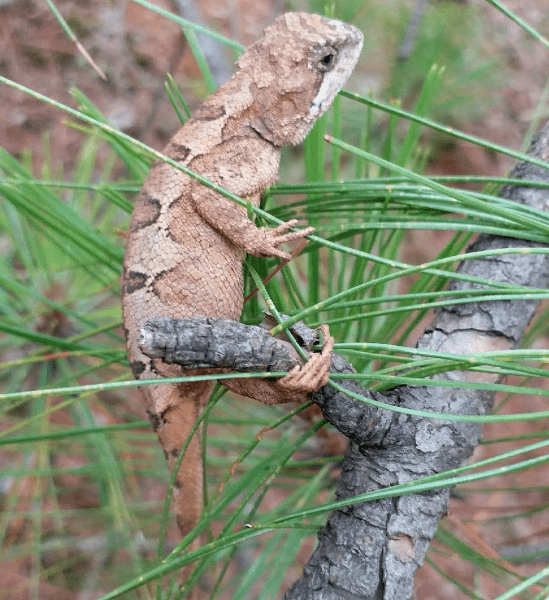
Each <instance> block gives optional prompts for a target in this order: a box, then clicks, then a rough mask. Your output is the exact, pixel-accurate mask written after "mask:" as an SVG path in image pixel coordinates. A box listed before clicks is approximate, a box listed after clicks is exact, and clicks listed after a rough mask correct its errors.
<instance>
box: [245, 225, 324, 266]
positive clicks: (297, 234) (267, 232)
mask: <svg viewBox="0 0 549 600" xmlns="http://www.w3.org/2000/svg"><path fill="white" fill-rule="evenodd" d="M296 225H297V219H290V220H289V221H287V222H286V223H282V224H281V225H279V226H278V227H275V228H274V229H266V228H261V229H259V230H258V231H259V232H260V239H257V240H254V242H255V244H254V243H252V245H251V246H248V247H247V248H246V252H248V254H252V255H253V256H273V257H278V258H282V259H283V260H288V261H289V260H291V258H292V257H291V255H290V253H289V252H285V251H284V250H281V249H280V248H279V246H280V244H284V243H286V242H291V241H292V240H297V239H299V238H303V237H305V236H306V235H309V234H311V233H313V231H314V230H315V228H314V227H306V228H305V229H300V230H299V231H290V233H284V232H285V231H287V230H288V229H290V228H292V227H295V226H296Z"/></svg>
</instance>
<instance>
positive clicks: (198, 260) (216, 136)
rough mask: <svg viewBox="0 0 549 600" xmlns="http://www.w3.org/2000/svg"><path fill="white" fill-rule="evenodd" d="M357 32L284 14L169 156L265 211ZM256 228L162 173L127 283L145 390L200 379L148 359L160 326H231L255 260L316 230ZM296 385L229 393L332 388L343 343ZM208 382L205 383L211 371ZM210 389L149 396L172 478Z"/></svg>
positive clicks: (161, 166) (151, 178) (180, 518)
mask: <svg viewBox="0 0 549 600" xmlns="http://www.w3.org/2000/svg"><path fill="white" fill-rule="evenodd" d="M362 41H363V36H362V33H361V32H360V31H359V30H358V29H357V28H355V27H353V26H351V25H348V24H345V23H342V22H341V21H337V20H335V19H329V18H326V17H322V16H319V15H314V14H308V13H286V14H284V15H282V16H280V17H278V18H277V19H276V20H275V21H274V23H273V24H272V25H271V26H269V27H267V28H266V29H265V31H264V33H263V36H262V37H261V38H260V39H259V40H258V41H256V42H255V43H253V44H252V45H251V46H249V47H248V48H247V49H246V50H245V51H244V53H243V54H242V55H241V57H240V59H239V60H238V61H237V65H236V72H235V74H234V76H233V77H232V78H231V79H229V80H228V81H227V82H226V83H225V84H223V85H222V86H221V87H220V88H219V89H218V90H217V91H216V92H214V93H213V94H211V95H210V96H209V97H208V98H206V100H205V101H204V102H203V103H202V104H201V105H200V106H199V107H198V108H197V109H196V111H195V112H194V114H193V117H192V118H191V119H190V120H188V121H187V122H186V123H185V124H184V125H183V127H182V128H181V129H180V130H179V131H178V132H177V133H176V134H175V135H174V137H173V138H172V139H171V141H170V142H169V143H168V145H167V146H166V148H165V149H164V151H163V153H164V154H165V155H166V156H168V157H170V158H172V159H173V160H175V161H178V162H179V163H181V164H182V165H184V166H186V167H188V168H189V169H191V170H192V171H193V172H195V173H198V174H199V175H202V176H204V177H205V178H207V179H209V180H210V181H211V182H213V183H215V184H218V185H219V186H221V187H223V188H225V189H226V190H228V191H230V192H232V193H234V194H236V195H239V196H241V197H245V198H248V199H249V201H250V202H251V203H252V204H253V205H255V206H258V205H259V202H260V198H261V193H262V192H263V190H264V188H265V187H266V186H269V185H271V184H272V183H274V182H275V181H276V178H277V172H278V166H279V157H280V150H281V147H282V146H286V145H295V144H298V143H300V142H301V141H302V140H303V139H304V137H305V136H306V134H307V133H308V132H309V130H310V129H311V127H312V126H313V125H314V123H315V121H316V120H317V119H318V118H319V117H320V116H321V115H322V114H323V113H324V112H325V111H326V110H327V109H328V107H329V106H330V104H331V103H332V101H333V99H334V97H335V96H336V94H337V93H338V92H339V90H340V89H341V87H342V86H343V84H344V83H345V81H346V80H347V78H348V77H349V75H350V73H351V72H352V70H353V68H354V66H355V64H356V62H357V60H358V56H359V54H360V50H361V47H362ZM296 223H297V220H294V219H293V220H290V221H288V222H286V223H283V224H282V225H280V226H278V227H275V228H273V229H268V228H266V227H258V226H256V225H255V224H254V223H253V222H252V221H251V220H250V219H249V218H248V217H247V214H246V209H245V208H244V207H242V206H239V205H238V204H236V203H235V202H233V201H231V200H229V199H227V198H225V197H224V196H222V195H221V194H220V193H218V192H216V191H215V190H213V189H211V188H209V187H207V186H205V185H203V184H202V183H200V182H198V181H196V180H194V179H192V178H191V177H190V176H188V175H186V174H184V173H182V172H181V171H179V170H177V169H176V168H174V167H172V166H170V165H168V164H166V163H165V162H162V161H157V162H156V163H155V164H154V165H153V166H152V168H151V170H150V173H149V175H148V177H147V178H146V180H145V183H144V185H143V188H142V190H141V192H140V194H139V197H138V199H137V201H136V205H135V208H134V211H133V216H132V220H131V224H130V230H129V234H128V240H127V247H126V252H125V256H124V263H123V275H122V309H123V320H124V329H125V335H126V340H127V351H128V359H129V362H130V365H131V368H132V370H133V374H134V376H135V377H136V378H137V379H156V378H162V377H170V376H179V375H183V374H192V373H193V372H192V371H182V370H181V369H180V368H178V367H175V366H173V365H167V364H165V363H163V362H162V361H161V360H160V359H152V360H151V359H150V358H148V357H147V356H145V355H144V354H143V353H142V352H141V350H140V348H139V330H140V327H141V326H142V325H143V324H144V323H145V322H146V321H147V319H149V318H151V317H158V316H169V317H173V318H183V317H186V318H188V317H194V316H197V315H202V316H207V317H224V318H230V319H235V320H238V319H239V318H240V314H241V311H242V306H243V274H242V261H243V259H244V258H245V255H246V254H251V255H254V256H260V257H278V258H281V259H286V260H289V258H290V255H289V254H288V253H287V252H286V251H284V250H282V249H281V248H280V247H279V246H280V245H281V244H283V243H285V242H289V241H291V240H295V239H299V238H303V237H304V236H306V235H309V234H310V233H312V231H313V230H314V229H313V228H312V227H309V228H305V229H301V230H297V231H295V230H294V231H289V230H290V229H292V228H294V227H295V225H296ZM323 333H324V334H325V335H324V345H323V348H322V351H321V352H319V353H313V354H312V357H311V360H310V361H309V362H307V363H305V365H303V366H302V367H296V368H295V369H294V370H293V371H291V372H290V373H289V374H288V375H287V376H286V377H284V378H281V379H278V380H275V381H267V380H262V379H249V380H243V379H235V380H226V379H224V380H223V381H222V383H223V384H224V385H226V386H227V387H229V388H230V389H232V390H234V391H237V392H239V393H241V394H243V395H245V396H249V397H251V398H254V399H257V400H259V401H261V402H264V403H267V404H274V403H278V402H287V401H295V400H299V399H300V398H301V397H302V396H303V395H305V394H306V393H308V392H313V391H316V390H317V389H319V388H320V387H321V386H322V385H325V383H326V382H327V377H328V369H329V365H330V354H331V348H332V347H333V338H331V336H329V332H328V330H327V329H324V331H323ZM201 372H202V371H201ZM212 385H213V384H212V383H211V382H209V381H202V382H200V381H199V382H189V383H176V384H166V383H165V384H162V383H159V384H154V385H147V386H142V387H141V388H140V389H141V391H142V395H143V396H144V400H145V404H146V411H147V413H148V415H149V419H150V421H151V424H152V427H153V429H154V430H155V432H156V433H157V435H158V437H159V440H160V443H161V445H162V447H163V449H164V452H165V454H166V457H167V460H168V464H169V468H170V469H171V470H172V471H173V469H174V466H175V465H176V463H177V459H178V456H179V454H180V452H181V449H182V447H183V444H184V442H185V440H186V438H187V436H188V435H189V433H190V431H191V429H192V427H193V425H194V423H195V422H196V420H197V419H198V418H199V415H200V413H201V411H202V410H203V408H204V407H205V405H206V403H207V400H208V398H209V396H210V393H211V389H212ZM199 437H200V436H199V435H194V437H193V439H192V440H191V442H190V444H189V446H188V447H187V449H186V453H185V456H184V459H183V460H182V462H181V465H180V468H179V470H178V472H177V475H176V477H175V485H174V495H173V502H174V512H175V515H176V521H177V524H178V526H179V529H180V531H181V534H182V535H183V536H185V535H186V534H187V533H189V531H190V530H191V529H192V528H193V527H194V526H195V525H196V523H197V521H198V519H199V517H200V514H201V510H202V462H201V461H202V455H201V449H200V443H199Z"/></svg>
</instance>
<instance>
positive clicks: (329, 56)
mask: <svg viewBox="0 0 549 600" xmlns="http://www.w3.org/2000/svg"><path fill="white" fill-rule="evenodd" d="M335 57H336V54H335V52H334V51H333V50H329V51H327V52H326V53H325V54H324V55H323V56H321V57H320V60H319V61H318V70H319V71H329V70H330V69H331V68H332V67H333V65H334V62H335Z"/></svg>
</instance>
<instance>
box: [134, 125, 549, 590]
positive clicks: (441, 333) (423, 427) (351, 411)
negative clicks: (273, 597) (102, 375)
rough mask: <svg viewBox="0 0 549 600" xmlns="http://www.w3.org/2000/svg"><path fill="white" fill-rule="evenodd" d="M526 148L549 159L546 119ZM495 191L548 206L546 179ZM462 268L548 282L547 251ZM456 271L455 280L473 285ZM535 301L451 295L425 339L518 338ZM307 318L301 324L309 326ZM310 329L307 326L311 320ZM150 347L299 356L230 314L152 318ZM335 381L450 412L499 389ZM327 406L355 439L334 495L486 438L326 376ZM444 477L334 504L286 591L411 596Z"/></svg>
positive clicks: (430, 466) (489, 243)
mask: <svg viewBox="0 0 549 600" xmlns="http://www.w3.org/2000/svg"><path fill="white" fill-rule="evenodd" d="M530 154H531V155H534V156H536V157H538V158H542V159H544V160H547V159H548V157H549V126H546V127H545V128H544V129H543V131H542V132H541V134H540V136H539V137H538V139H537V140H536V141H535V142H534V143H533V145H532V147H531V149H530ZM511 177H517V178H522V179H526V180H533V181H541V182H545V183H547V182H549V170H546V169H543V168H541V167H537V166H534V165H531V164H528V163H520V164H519V165H517V167H516V168H515V169H514V170H513V172H512V173H511ZM500 196H501V197H503V198H507V199H509V200H512V201H515V202H518V203H521V204H525V205H527V206H530V207H533V208H537V209H540V210H548V209H549V191H548V190H545V189H540V188H535V187H517V186H513V187H503V188H502V190H501V193H500ZM536 246H539V244H537V243H533V242H529V241H524V240H516V239H510V238H503V237H499V236H493V235H481V236H479V238H478V240H477V241H476V242H475V243H474V244H472V245H471V246H470V247H469V249H468V251H469V252H472V251H478V250H489V249H499V248H517V249H528V248H533V247H536ZM458 271H459V272H460V273H463V274H468V275H474V276H476V277H482V278H485V279H488V280H492V281H495V282H505V283H508V284H512V285H521V286H530V287H535V288H547V287H548V285H549V258H548V257H547V256H546V255H542V254H528V253H527V251H525V250H520V251H517V253H516V254H511V255H505V256H493V257H489V258H482V259H475V260H465V261H463V262H462V263H460V265H459V268H458ZM478 288H479V286H478V284H471V283H468V282H464V281H457V280H454V281H453V282H452V283H451V284H450V289H454V290H464V289H478ZM536 306H537V302H536V301H535V300H505V301H488V302H482V303H479V302H471V303H469V304H456V305H453V306H447V307H443V308H441V309H439V310H438V311H437V313H436V316H435V318H434V320H433V322H432V323H431V325H430V326H429V327H428V329H427V330H426V331H425V333H424V335H423V336H422V337H421V338H420V340H419V342H418V347H419V348H421V349H426V350H436V351H443V352H450V353H454V354H463V353H471V352H488V351H493V350H505V349H509V348H515V347H516V346H517V345H518V344H519V342H520V340H521V338H522V336H523V335H524V331H525V329H526V327H527V325H528V323H529V321H530V319H531V317H532V315H533V313H534V310H535V308H536ZM303 328H304V329H303ZM307 330H308V328H306V327H305V326H304V325H300V326H299V327H298V330H297V336H298V338H300V339H303V340H306V339H307V338H308V340H309V341H308V342H307V343H305V345H310V340H311V339H312V338H311V335H313V334H311V333H307ZM308 331H309V332H310V331H311V330H308ZM142 334H143V338H142V342H143V351H144V352H145V353H146V354H149V355H150V356H155V357H161V358H163V359H164V360H165V361H167V362H170V361H171V362H176V363H178V364H181V365H182V366H184V367H185V368H191V367H192V368H197V367H200V368H217V369H219V368H221V369H227V370H232V371H253V370H255V371H281V370H282V371H286V370H289V369H290V368H291V367H292V366H294V365H295V364H297V363H298V361H299V359H298V356H297V354H296V353H295V351H294V350H293V348H292V347H291V345H290V344H288V343H287V342H285V341H284V340H279V339H274V338H271V337H270V336H269V335H268V333H267V332H266V331H265V330H263V329H261V328H259V327H253V326H248V325H242V324H239V323H235V322H234V321H228V320H226V319H211V318H205V317H204V318H202V317H199V318H195V319H183V320H180V321H173V320H171V319H154V320H152V321H149V322H148V323H147V324H146V325H145V327H144V328H143V329H142ZM331 372H332V373H352V372H354V371H353V369H352V366H351V365H350V364H349V363H347V362H346V361H345V360H344V359H343V358H342V357H340V356H337V355H334V357H333V361H332V368H331ZM435 379H440V380H444V379H446V380H449V379H451V380H458V381H464V382H475V383H477V382H490V383H493V382H496V381H497V380H498V376H497V375H495V374H494V373H482V372H479V371H474V372H472V371H452V372H449V373H444V374H441V375H437V376H436V377H435ZM340 385H341V386H342V387H343V388H345V389H347V390H351V391H353V392H355V393H358V394H360V395H362V396H363V397H364V398H366V399H373V400H377V401H379V402H385V403H388V404H391V405H396V406H401V407H406V408H409V409H416V410H423V411H432V412H439V413H448V414H467V415H471V414H473V415H483V414H485V413H486V412H487V411H489V410H490V408H491V406H492V401H493V393H492V392H486V391H481V390H474V389H473V390H472V389H457V388H451V389H450V388H445V387H408V386H402V387H399V388H396V389H393V390H390V391H387V392H383V393H378V392H373V391H370V390H366V389H364V388H362V387H360V386H359V385H358V383H357V382H355V381H352V380H341V381H340ZM311 399H312V400H313V401H314V402H316V403H317V404H318V405H319V406H320V408H321V409H322V412H323V414H324V416H325V417H326V418H327V419H328V420H329V421H330V422H331V423H332V424H333V425H334V426H335V427H336V428H338V429H339V430H340V431H341V432H342V433H344V434H345V435H346V436H348V437H349V439H350V441H351V444H350V448H349V451H348V452H347V454H346V456H345V459H344V461H343V463H342V469H341V470H342V475H341V480H340V481H339V483H338V486H337V491H336V494H337V497H338V498H339V499H344V498H351V497H353V496H356V495H358V494H363V493H366V492H370V491H373V490H378V489H381V488H386V487H389V486H392V485H395V484H398V483H403V482H408V481H413V480H415V479H418V478H419V477H424V476H428V475H433V474H436V473H441V472H443V471H446V470H448V469H452V468H456V467H459V466H461V465H463V464H465V463H466V462H467V460H468V459H469V458H470V456H471V454H472V452H473V450H474V448H475V447H476V445H477V444H478V442H479V440H480V434H481V426H480V425H479V424H475V423H465V422H458V421H443V420H440V419H426V418H419V417H415V416H411V415H406V414H401V413H396V412H394V411H390V410H387V409H384V408H377V407H374V406H371V405H368V404H365V403H363V402H360V401H358V400H354V399H352V398H350V397H348V396H346V395H345V394H344V393H342V392H339V391H337V390H335V389H334V388H333V387H331V386H330V385H327V386H325V387H324V388H322V389H321V390H319V391H318V392H316V393H314V394H312V395H311ZM448 498H449V489H448V488H442V489H436V490H432V491H428V492H424V493H420V494H411V495H406V496H400V497H395V498H388V499H381V500H376V501H373V502H367V503H364V502H363V503H357V504H353V505H351V506H347V507H345V508H342V509H339V510H336V511H334V512H333V513H332V514H331V515H330V517H329V518H328V522H327V524H326V526H325V527H324V528H322V530H321V531H320V532H319V534H318V540H319V543H318V547H317V549H316V550H315V551H314V553H313V555H312V556H311V558H310V560H309V562H308V563H307V565H306V566H305V568H304V570H303V576H302V577H301V578H300V579H299V580H298V581H297V582H296V583H295V584H294V585H293V586H292V588H291V589H290V590H289V591H288V592H286V594H285V596H284V598H285V600H298V599H299V600H307V599H310V600H312V599H313V598H314V600H336V599H337V600H340V599H349V600H351V599H353V600H357V599H363V600H381V599H383V600H405V599H407V598H411V597H412V596H413V579H414V575H415V572H416V570H417V568H418V567H419V566H420V565H421V564H422V563H423V559H424V556H425V553H426V551H427V549H428V546H429V543H430V541H431V539H432V538H433V536H434V534H435V531H436V528H437V524H438V520H439V519H440V518H441V517H442V516H443V515H444V514H445V512H446V509H447V506H448Z"/></svg>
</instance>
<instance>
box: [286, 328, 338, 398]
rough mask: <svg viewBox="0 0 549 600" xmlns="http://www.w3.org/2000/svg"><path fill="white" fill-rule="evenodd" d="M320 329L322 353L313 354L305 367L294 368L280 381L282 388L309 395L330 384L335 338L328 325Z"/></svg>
mask: <svg viewBox="0 0 549 600" xmlns="http://www.w3.org/2000/svg"><path fill="white" fill-rule="evenodd" d="M318 329H319V331H320V332H321V333H322V336H323V338H324V343H323V345H322V351H321V352H317V353H315V354H313V356H312V357H311V358H310V359H309V361H308V362H306V363H305V364H304V365H303V366H296V367H294V368H293V369H292V370H291V371H290V372H289V373H288V375H286V377H284V378H282V379H280V380H279V381H278V383H279V385H280V386H282V387H284V388H285V389H287V390H289V391H292V392H299V393H302V394H309V393H312V392H316V391H317V390H319V389H320V388H321V387H322V386H324V385H326V384H327V383H328V377H329V376H330V364H331V362H332V350H333V347H334V338H333V337H332V336H331V335H330V329H329V328H328V325H321V326H320V327H319V328H318Z"/></svg>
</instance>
